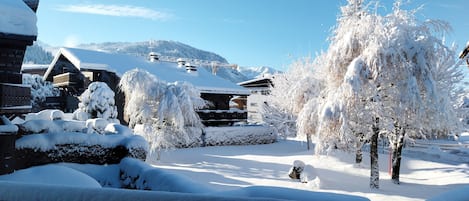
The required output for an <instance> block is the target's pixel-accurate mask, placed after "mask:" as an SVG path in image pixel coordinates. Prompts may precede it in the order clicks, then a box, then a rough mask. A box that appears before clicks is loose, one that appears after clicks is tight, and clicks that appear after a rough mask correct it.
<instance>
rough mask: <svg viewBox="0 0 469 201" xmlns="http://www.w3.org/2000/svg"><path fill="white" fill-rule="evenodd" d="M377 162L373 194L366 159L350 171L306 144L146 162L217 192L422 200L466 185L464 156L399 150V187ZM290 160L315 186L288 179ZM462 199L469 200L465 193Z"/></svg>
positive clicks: (347, 159) (384, 163) (169, 155)
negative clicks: (307, 168)
mask: <svg viewBox="0 0 469 201" xmlns="http://www.w3.org/2000/svg"><path fill="white" fill-rule="evenodd" d="M379 157H380V170H381V172H380V189H379V190H370V188H369V175H370V171H369V157H368V156H367V154H365V155H364V161H363V163H362V164H361V165H360V166H356V165H353V162H354V160H355V158H354V155H353V154H347V153H342V152H337V153H332V154H330V155H329V156H315V155H313V151H307V150H306V144H304V143H302V142H299V141H294V140H287V141H280V142H278V143H274V144H268V145H255V146H226V147H205V148H191V149H179V150H172V151H167V152H164V153H163V154H162V157H161V160H160V161H149V162H150V163H152V164H153V165H154V166H155V167H158V168H163V169H166V170H167V171H169V172H172V173H176V174H178V175H185V176H187V177H189V178H191V179H192V180H194V181H196V182H198V183H200V184H201V185H206V186H207V187H209V188H213V189H216V190H220V191H222V190H236V189H238V188H239V187H247V186H252V185H256V186H258V185H262V186H276V187H287V188H293V189H301V190H308V191H320V192H333V193H340V194H350V195H358V196H363V197H367V198H369V199H370V200H426V199H429V198H431V197H434V196H437V195H439V194H441V193H444V192H447V191H450V190H454V189H457V188H460V187H464V186H466V188H467V186H468V185H469V155H468V152H465V153H463V154H459V155H458V156H455V155H454V154H449V153H446V152H442V151H441V150H435V148H430V149H428V150H424V149H422V148H405V150H404V157H403V159H402V161H403V166H402V167H401V168H402V169H401V184H400V185H395V184H393V183H392V182H391V177H390V175H389V174H388V161H389V155H388V152H387V151H383V150H381V151H380V156H379ZM294 160H302V161H304V162H305V163H306V164H310V165H312V166H313V167H314V169H315V172H316V175H317V176H318V177H319V180H320V182H318V183H319V186H317V184H311V183H306V184H305V183H300V182H298V181H294V180H291V179H290V178H289V177H288V171H289V169H290V167H291V165H292V164H293V161H294ZM463 192H464V191H463ZM463 194H464V193H463ZM466 195H467V197H469V192H466ZM446 198H448V199H449V198H450V197H446ZM449 200H450V199H449Z"/></svg>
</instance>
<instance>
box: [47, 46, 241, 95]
mask: <svg viewBox="0 0 469 201" xmlns="http://www.w3.org/2000/svg"><path fill="white" fill-rule="evenodd" d="M61 55H63V56H64V57H66V58H67V59H68V60H69V61H70V62H71V63H72V64H73V65H74V66H75V67H77V68H78V69H79V70H80V71H81V70H105V71H109V72H114V73H116V74H117V75H119V76H122V75H123V74H124V73H125V72H127V71H129V70H132V69H135V68H140V69H144V70H146V71H148V72H150V73H152V74H154V75H155V76H156V77H158V79H161V80H164V81H166V82H176V81H185V82H189V83H191V84H192V85H194V86H195V87H196V88H197V89H199V90H200V91H201V92H205V93H218V94H237V95H249V94H250V93H249V91H248V90H246V89H244V88H243V87H240V86H238V85H236V84H235V83H232V82H230V81H228V80H225V79H223V78H221V77H218V76H216V75H213V74H212V73H211V72H208V71H207V70H205V69H204V68H197V72H191V73H188V72H187V71H186V68H181V67H178V64H177V63H176V62H166V61H155V62H150V61H149V60H146V59H144V58H141V57H136V56H131V55H124V54H115V53H107V52H99V51H93V50H84V49H76V48H61V49H60V50H59V52H58V53H57V55H56V57H55V58H54V61H53V62H52V64H51V65H50V66H49V69H48V70H47V72H46V73H45V75H44V77H48V76H49V74H50V72H51V71H52V68H53V67H54V64H55V63H56V62H57V60H58V59H59V58H60V56H61Z"/></svg>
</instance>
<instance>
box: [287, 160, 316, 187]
mask: <svg viewBox="0 0 469 201" xmlns="http://www.w3.org/2000/svg"><path fill="white" fill-rule="evenodd" d="M288 176H289V177H290V178H291V179H298V180H300V182H301V183H308V185H310V186H311V187H314V188H319V184H320V180H319V178H318V177H317V176H316V171H315V170H314V167H313V166H312V165H305V163H304V162H303V161H300V160H295V161H293V167H292V168H291V169H290V171H289V172H288Z"/></svg>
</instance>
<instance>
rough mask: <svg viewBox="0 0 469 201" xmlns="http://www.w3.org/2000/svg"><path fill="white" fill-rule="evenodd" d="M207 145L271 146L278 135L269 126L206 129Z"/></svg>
mask: <svg viewBox="0 0 469 201" xmlns="http://www.w3.org/2000/svg"><path fill="white" fill-rule="evenodd" d="M204 131H205V140H203V141H205V145H206V146H220V145H252V144H270V143H274V142H276V141H277V133H276V132H275V130H274V129H273V128H272V127H268V126H258V125H256V126H230V127H207V128H205V130H204Z"/></svg>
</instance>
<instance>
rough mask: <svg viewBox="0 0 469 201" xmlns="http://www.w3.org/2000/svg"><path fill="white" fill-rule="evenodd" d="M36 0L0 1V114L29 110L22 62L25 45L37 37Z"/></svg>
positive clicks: (20, 112) (27, 89)
mask: <svg viewBox="0 0 469 201" xmlns="http://www.w3.org/2000/svg"><path fill="white" fill-rule="evenodd" d="M38 3H39V0H25V1H22V0H10V1H0V13H2V17H1V18H0V114H7V115H11V114H22V113H27V112H30V111H31V98H30V93H31V92H30V88H29V86H25V85H22V75H21V64H22V63H23V58H24V54H25V51H26V47H27V46H29V45H32V44H33V41H35V40H36V37H37V27H36V21H37V18H36V13H35V11H36V9H37V5H38Z"/></svg>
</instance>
